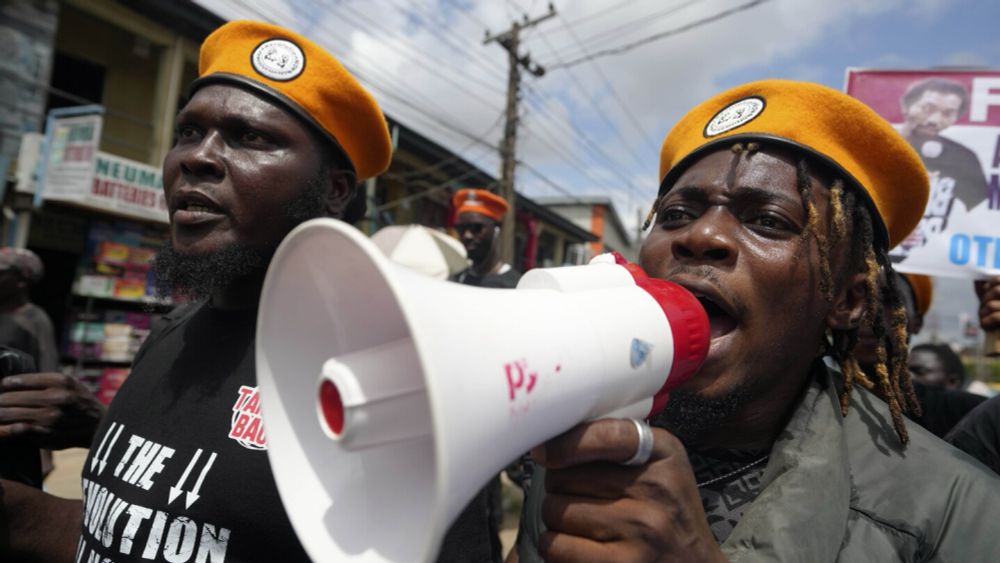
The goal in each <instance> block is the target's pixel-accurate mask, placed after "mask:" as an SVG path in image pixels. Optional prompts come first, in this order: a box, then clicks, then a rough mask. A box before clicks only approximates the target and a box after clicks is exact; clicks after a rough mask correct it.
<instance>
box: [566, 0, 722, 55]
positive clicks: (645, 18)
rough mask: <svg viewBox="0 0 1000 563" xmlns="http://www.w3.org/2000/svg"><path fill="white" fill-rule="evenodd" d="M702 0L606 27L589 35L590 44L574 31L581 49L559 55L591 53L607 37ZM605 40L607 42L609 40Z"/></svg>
mask: <svg viewBox="0 0 1000 563" xmlns="http://www.w3.org/2000/svg"><path fill="white" fill-rule="evenodd" d="M701 1H702V0H687V1H686V2H681V3H680V4H676V5H674V6H670V7H668V8H666V9H665V10H660V11H658V12H653V13H652V14H646V15H644V16H642V17H640V18H638V19H636V20H632V21H629V22H625V23H623V24H621V25H618V26H616V27H612V28H611V29H606V30H604V31H602V32H600V33H598V34H596V35H593V36H591V37H588V38H587V39H586V45H589V46H585V44H584V41H582V40H581V39H580V37H578V36H577V34H576V33H575V32H574V33H573V38H574V39H575V40H576V45H577V47H578V48H579V49H578V50H577V51H575V52H572V53H568V52H567V51H568V50H564V51H561V52H560V53H559V56H560V57H562V58H576V57H578V56H580V54H581V53H582V54H584V55H587V54H589V53H588V51H589V50H590V49H592V48H593V47H594V46H595V43H600V42H602V40H603V39H605V38H608V37H621V36H623V35H625V34H627V33H631V32H632V31H634V30H637V29H642V28H644V27H647V26H649V25H650V24H653V23H656V21H657V20H659V19H662V18H665V17H667V16H672V15H674V14H676V13H677V12H680V11H681V10H683V9H685V8H688V7H690V6H693V5H695V4H697V3H699V2H701ZM604 42H605V43H606V42H607V41H604Z"/></svg>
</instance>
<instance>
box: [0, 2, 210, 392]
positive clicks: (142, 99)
mask: <svg viewBox="0 0 1000 563" xmlns="http://www.w3.org/2000/svg"><path fill="white" fill-rule="evenodd" d="M0 12H3V14H2V15H3V16H4V18H3V21H2V23H0V34H3V35H5V36H7V37H11V38H13V39H14V41H13V44H14V45H15V51H16V53H15V54H16V56H15V57H12V58H10V59H8V60H6V61H4V62H3V63H2V64H0V73H3V75H4V76H3V78H4V93H5V94H8V95H7V96H6V100H7V104H8V106H7V107H5V110H6V111H5V120H4V121H3V122H2V123H0V125H2V126H3V127H2V133H3V136H2V138H0V141H2V144H0V165H3V168H4V170H6V169H7V166H6V164H4V163H5V162H11V161H14V162H15V163H16V171H17V174H16V176H17V181H16V182H14V183H13V185H12V186H11V188H10V189H9V190H8V193H4V194H3V202H4V209H3V217H2V230H0V234H2V237H3V244H4V245H9V246H23V247H27V248H29V249H31V250H32V251H34V252H35V253H36V254H38V255H39V257H40V258H41V259H42V261H43V263H44V264H45V267H46V276H45V278H44V279H43V280H42V281H41V282H40V283H39V284H38V285H37V286H36V287H35V288H34V289H33V291H32V301H34V302H35V303H37V304H38V305H40V306H41V307H42V308H43V309H45V310H46V311H47V312H48V313H49V316H50V317H51V318H52V322H53V325H54V327H55V329H56V337H57V340H58V345H59V348H60V355H61V360H62V364H63V368H64V369H65V370H66V371H70V372H73V373H76V374H78V375H80V376H81V378H82V379H84V380H85V381H87V382H88V383H91V384H92V385H93V386H94V388H95V389H98V388H99V389H100V393H99V396H100V397H101V399H102V400H106V401H107V400H110V397H111V395H112V394H113V391H114V389H116V388H117V385H118V384H120V382H121V380H122V379H124V377H125V376H126V375H127V373H128V369H129V366H130V365H131V360H132V358H133V356H134V354H135V352H136V350H137V349H138V346H139V344H141V342H142V341H143V339H144V338H145V336H146V335H147V334H148V333H149V330H150V326H151V324H152V322H153V319H154V318H155V316H156V315H157V314H160V313H163V312H165V311H166V310H168V309H169V307H170V305H171V304H170V302H169V301H164V300H159V299H157V298H156V297H155V295H156V290H155V287H154V284H153V280H152V276H151V274H150V270H151V264H152V260H153V257H154V256H155V254H156V251H157V250H158V249H159V248H160V246H161V245H162V244H163V242H164V241H165V240H166V236H167V224H166V223H167V213H166V204H165V201H164V198H163V194H162V178H161V171H160V163H161V162H162V160H163V156H164V155H165V154H166V151H167V150H168V149H169V147H170V145H171V143H172V139H173V129H174V124H173V118H174V115H175V114H176V110H177V108H178V107H179V106H180V105H181V104H182V103H183V102H184V100H185V88H186V85H187V84H189V83H190V82H191V81H192V80H193V79H194V78H195V76H196V75H197V48H198V45H199V43H200V41H201V39H203V38H204V36H205V35H206V34H207V33H208V32H210V31H211V30H212V29H213V28H214V27H216V26H217V25H219V24H220V23H221V20H220V19H219V18H217V17H216V16H214V15H212V14H210V13H209V12H207V11H205V10H203V9H201V8H199V7H197V6H196V5H193V4H191V3H188V2H176V3H175V2H154V1H148V0H138V1H135V2H129V3H127V4H126V3H122V2H115V1H112V0H87V1H83V0H63V1H59V2H53V1H27V2H17V3H11V4H4V5H3V6H0ZM8 141H10V142H8Z"/></svg>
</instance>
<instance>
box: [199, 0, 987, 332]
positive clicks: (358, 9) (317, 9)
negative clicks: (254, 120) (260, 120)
mask: <svg viewBox="0 0 1000 563" xmlns="http://www.w3.org/2000/svg"><path fill="white" fill-rule="evenodd" d="M198 1H199V3H201V4H203V5H205V6H206V7H208V8H209V9H212V10H214V11H216V12H217V13H219V14H220V15H222V16H223V17H227V18H236V17H244V18H255V19H268V20H271V21H274V22H276V23H279V24H282V25H285V26H288V27H292V28H293V29H295V30H297V31H299V32H301V33H304V34H306V35H308V36H310V37H311V38H313V39H314V40H316V41H318V42H320V43H321V44H323V45H324V46H325V47H327V48H328V49H329V50H330V51H331V52H332V53H334V54H335V55H336V56H337V57H338V58H340V59H341V60H342V61H343V62H344V63H345V64H346V65H347V66H348V68H350V69H351V70H352V72H354V73H355V74H356V75H357V76H358V77H359V78H360V79H361V81H362V82H363V83H365V84H366V85H368V86H369V87H370V88H371V89H372V91H373V93H374V94H375V96H376V98H377V99H378V100H379V101H380V103H381V104H382V106H383V109H384V110H385V111H386V112H387V113H388V114H389V115H391V116H393V117H394V118H396V119H399V120H401V121H403V122H404V123H406V124H407V125H409V126H410V127H412V128H414V129H416V130H418V131H420V132H421V133H423V134H425V135H426V136H428V137H430V138H431V139H434V140H435V141H437V142H439V143H441V144H443V145H445V146H447V147H448V148H450V149H452V150H453V151H456V152H458V153H459V154H462V155H463V156H464V157H465V158H466V159H468V160H470V161H472V162H474V163H476V164H477V165H479V166H480V167H481V168H482V169H483V170H485V171H487V172H490V173H493V174H496V173H497V171H498V169H499V159H498V157H497V151H496V150H495V149H494V148H492V147H491V145H492V146H495V145H498V144H499V142H500V137H501V132H502V128H501V127H500V124H501V116H502V112H503V108H504V100H505V91H506V67H507V61H506V53H505V52H504V51H503V50H502V49H500V48H499V47H498V46H497V45H496V44H490V45H483V43H482V38H483V35H484V31H486V29H489V30H490V31H491V32H496V31H499V30H502V29H506V28H507V27H508V26H509V25H510V22H511V20H512V18H517V17H520V16H521V14H523V13H526V12H527V13H529V14H530V15H532V16H537V15H541V14H542V13H544V12H545V11H546V9H547V8H546V4H547V2H546V1H545V0H269V1H267V2H262V1H258V0H198ZM744 3H746V0H630V1H628V2H626V1H622V0H556V1H555V2H554V4H555V7H556V10H557V12H558V13H559V15H558V17H556V18H553V19H550V20H548V21H546V22H544V23H542V24H541V25H539V26H538V27H537V28H534V29H532V30H529V31H527V32H525V34H524V40H523V44H524V49H525V51H528V52H530V53H531V55H532V58H533V59H534V60H536V61H538V62H540V63H542V64H543V65H545V66H547V67H549V68H550V69H551V70H549V72H548V73H547V74H546V75H545V76H544V77H541V78H535V77H530V76H529V77H526V78H525V79H524V83H523V85H524V87H523V89H522V98H523V102H522V104H521V126H520V135H519V140H518V158H519V159H520V160H521V161H522V163H523V165H522V166H521V167H520V168H519V171H518V174H517V189H518V190H519V191H521V192H522V193H525V194H527V195H529V196H556V195H565V194H571V195H572V194H579V195H593V194H601V195H610V196H612V197H613V198H614V202H615V205H616V207H617V210H618V212H619V215H620V216H621V218H622V220H623V222H624V223H625V225H626V226H629V227H632V228H634V226H635V224H636V222H637V215H638V214H641V213H644V211H645V209H646V207H647V206H648V205H649V204H650V203H651V201H652V199H653V196H654V195H655V193H656V188H657V185H658V178H657V169H658V155H659V144H660V142H661V140H662V139H663V137H664V136H665V135H666V133H667V131H668V130H669V129H670V126H671V125H672V124H673V123H674V122H675V121H676V120H677V119H678V118H679V117H680V116H681V115H683V113H684V112H685V111H686V110H687V109H689V108H690V107H691V106H693V105H694V104H696V103H697V102H699V101H700V100H702V99H704V98H706V97H708V96H710V95H712V94H714V93H716V92H718V91H721V90H722V89H725V88H727V87H730V86H734V85H736V84H739V83H741V82H745V81H749V80H753V79H758V78H765V77H781V78H793V79H801V80H812V81H817V82H822V83H824V84H827V85H829V86H832V87H836V88H841V87H843V81H844V72H845V69H846V68H847V67H852V66H856V67H873V68H923V67H930V66H940V65H959V64H961V65H981V66H993V67H996V66H1000V33H998V32H997V31H996V27H997V22H1000V1H997V0H836V1H830V0H770V1H767V2H764V3H763V4H761V5H759V6H756V7H754V8H752V9H749V10H747V11H744V12H740V13H738V14H736V15H734V16H731V17H728V18H725V19H722V20H719V21H716V22H714V23H710V24H707V25H703V26H700V27H697V28H696V29H692V30H691V31H687V32H684V33H680V34H677V35H675V36H673V37H670V38H667V39H664V40H661V41H656V42H653V43H650V44H648V45H645V46H642V47H639V48H637V49H634V50H632V51H629V52H627V53H624V54H621V55H616V56H612V57H607V58H601V59H598V60H596V61H594V62H589V63H584V64H580V65H577V66H573V67H571V68H569V69H553V68H552V67H553V65H557V64H558V63H559V62H561V61H562V62H565V61H566V60H567V59H572V58H573V57H574V56H576V55H579V54H581V53H582V52H584V50H585V49H586V50H587V52H592V51H594V50H599V49H604V48H608V47H616V46H620V45H622V44H625V43H629V42H632V41H635V40H638V39H641V38H643V37H647V36H649V35H652V34H655V33H658V32H663V31H666V30H670V29H674V28H676V27H678V26H681V25H685V24H689V23H691V22H695V21H698V20H699V19H702V18H705V17H709V16H711V15H713V14H717V13H719V12H720V11H723V10H727V9H731V8H733V7H735V6H739V5H741V4H744ZM609 30H611V31H613V32H611V33H609ZM581 46H582V47H581ZM939 297H940V298H939V299H937V300H936V305H935V308H934V309H933V310H932V313H933V315H936V317H935V318H936V320H933V321H932V324H933V323H936V324H937V326H939V327H940V330H941V332H942V333H943V334H945V335H946V336H950V337H954V338H957V337H958V328H959V322H958V316H959V314H960V313H961V312H965V313H966V314H972V313H974V311H975V300H974V298H973V297H972V293H971V290H970V289H969V284H968V283H966V282H964V281H957V282H945V283H943V284H942V287H941V291H940V292H939Z"/></svg>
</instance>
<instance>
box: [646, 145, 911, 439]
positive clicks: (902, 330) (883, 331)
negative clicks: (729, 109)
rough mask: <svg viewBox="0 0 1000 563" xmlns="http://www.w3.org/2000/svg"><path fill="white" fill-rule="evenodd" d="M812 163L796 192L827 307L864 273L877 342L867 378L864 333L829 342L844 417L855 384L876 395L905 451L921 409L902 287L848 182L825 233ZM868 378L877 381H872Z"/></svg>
mask: <svg viewBox="0 0 1000 563" xmlns="http://www.w3.org/2000/svg"><path fill="white" fill-rule="evenodd" d="M759 149H760V145H759V144H758V143H756V142H753V143H747V144H742V143H736V144H734V145H733V146H732V147H731V150H732V152H733V153H734V154H740V153H742V152H744V151H746V152H747V154H748V155H749V154H753V153H754V152H756V151H757V150H759ZM810 161H811V159H810V158H808V157H805V156H803V157H799V158H798V160H797V162H796V188H797V189H798V192H799V194H800V196H801V197H802V206H803V209H804V211H805V212H806V216H807V223H806V228H805V229H804V230H803V232H802V237H803V239H809V238H813V239H815V240H816V247H817V249H818V251H819V261H820V279H819V287H820V292H821V294H822V295H823V298H824V299H825V300H826V301H827V302H828V303H832V301H833V288H834V287H836V284H840V283H844V282H846V280H847V278H848V276H849V274H850V273H852V272H864V273H865V285H866V288H867V291H866V294H865V315H864V316H863V322H865V323H868V324H869V326H870V328H871V329H872V332H873V333H874V334H875V338H876V341H877V344H876V355H877V358H878V360H877V362H876V365H875V369H874V372H875V373H874V374H865V373H864V371H863V370H862V369H861V366H860V364H859V363H858V360H857V359H856V358H855V356H854V348H855V346H856V345H857V342H858V328H859V327H855V328H851V329H849V330H838V331H831V333H830V334H829V336H828V338H827V340H826V342H825V349H824V353H825V354H828V355H830V356H831V357H832V358H833V359H834V360H835V361H836V362H837V363H838V364H839V365H840V368H841V372H842V373H843V383H844V385H843V389H842V390H841V392H840V410H841V414H842V415H844V416H846V415H847V409H848V405H849V404H850V398H851V393H852V391H853V389H854V385H855V384H858V385H861V386H862V387H865V388H866V389H869V390H872V391H875V392H876V393H878V394H879V395H880V396H881V397H883V398H884V400H885V402H886V403H887V404H888V406H889V412H890V414H891V415H892V424H893V428H894V429H895V431H896V435H897V437H898V438H899V441H900V442H901V443H902V444H904V445H905V444H906V443H908V442H909V434H908V433H907V431H906V425H905V424H904V422H903V412H904V411H905V412H909V413H914V414H919V413H920V404H919V403H918V402H917V398H916V395H915V394H914V391H913V385H912V382H911V380H910V374H909V371H908V369H907V363H908V348H907V343H906V340H907V333H906V320H907V319H906V307H905V305H904V303H903V300H902V297H901V295H900V292H899V289H898V287H897V283H896V276H895V275H894V273H893V270H892V263H891V262H890V261H889V257H888V253H887V251H886V250H884V249H883V248H882V247H881V245H878V244H876V241H875V227H874V225H875V223H874V221H877V220H878V219H877V218H875V217H872V214H871V212H870V211H869V208H868V205H867V203H866V202H863V201H861V200H860V198H859V197H858V194H857V193H855V191H854V190H851V189H846V188H845V186H844V182H843V180H841V179H839V178H837V179H833V180H832V182H831V183H830V205H829V207H828V217H829V222H828V228H827V229H826V231H827V232H822V229H821V228H820V215H819V212H818V210H817V208H816V204H815V201H814V194H813V189H812V182H811V181H810ZM662 197H663V196H660V197H659V198H657V200H656V201H655V202H654V204H653V208H652V209H650V211H649V214H648V215H647V217H646V221H645V224H644V225H643V229H646V228H648V226H649V224H650V223H651V222H652V220H653V218H654V217H655V216H656V212H657V210H658V209H659V205H660V200H661V199H662ZM845 240H846V241H847V244H848V256H847V264H846V267H845V268H843V269H842V274H841V276H840V277H839V278H838V279H836V280H835V279H834V277H833V273H832V272H831V270H830V252H831V250H832V249H833V248H836V245H838V244H840V243H841V242H843V241H845ZM883 271H884V272H885V274H886V276H885V278H886V280H887V281H886V284H885V286H886V287H885V288H884V289H885V290H884V291H883V284H882V283H880V279H879V273H880V272H883ZM835 282H836V284H835ZM883 303H884V304H885V308H887V309H888V310H889V311H890V315H889V318H888V319H886V318H885V315H884V314H883V310H884V307H883ZM887 320H888V323H887V322H886V321H887ZM887 327H888V330H887ZM869 375H872V376H873V377H874V379H875V380H874V381H873V380H872V379H870V378H869Z"/></svg>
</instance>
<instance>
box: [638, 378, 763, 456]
mask: <svg viewBox="0 0 1000 563" xmlns="http://www.w3.org/2000/svg"><path fill="white" fill-rule="evenodd" d="M749 397H750V394H749V392H748V391H747V389H746V387H744V386H742V385H740V386H737V387H735V388H734V389H732V390H730V391H729V392H728V393H726V394H725V395H723V396H722V397H703V396H701V395H699V394H697V393H694V392H691V391H680V390H677V391H671V392H670V398H669V400H668V401H667V406H666V408H664V409H663V410H662V411H660V412H659V413H657V414H655V415H653V416H652V417H651V418H650V419H649V423H650V424H652V425H653V426H659V427H660V428H664V429H666V430H668V431H669V432H670V433H672V434H673V435H674V436H677V438H678V439H679V440H680V441H681V442H683V443H684V445H686V446H693V445H696V444H697V443H698V440H699V438H700V437H701V436H702V434H704V433H705V432H706V431H708V430H713V429H715V428H718V427H719V426H720V425H721V424H722V423H724V422H726V421H727V420H728V419H729V418H730V417H731V416H733V415H734V414H736V411H738V410H739V409H740V407H742V406H743V405H744V404H745V403H746V401H747V400H748V399H749Z"/></svg>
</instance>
